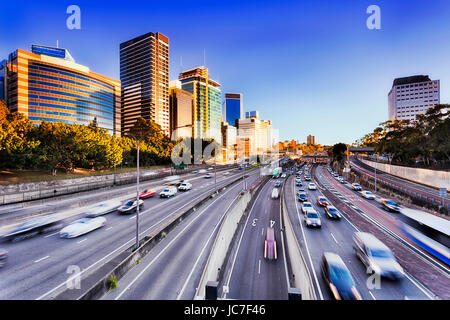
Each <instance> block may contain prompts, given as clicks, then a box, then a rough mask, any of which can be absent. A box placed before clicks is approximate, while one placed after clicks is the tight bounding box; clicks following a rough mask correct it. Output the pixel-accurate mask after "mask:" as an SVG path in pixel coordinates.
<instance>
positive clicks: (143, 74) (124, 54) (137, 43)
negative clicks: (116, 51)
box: [120, 32, 170, 135]
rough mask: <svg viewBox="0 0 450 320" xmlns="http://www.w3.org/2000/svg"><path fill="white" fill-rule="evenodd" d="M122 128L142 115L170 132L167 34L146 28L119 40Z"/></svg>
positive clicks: (125, 129) (128, 125) (166, 131)
mask: <svg viewBox="0 0 450 320" xmlns="http://www.w3.org/2000/svg"><path fill="white" fill-rule="evenodd" d="M120 81H121V82H122V131H123V132H124V133H125V132H127V131H129V130H130V128H131V127H132V126H133V125H134V122H135V121H136V120H137V119H138V118H140V117H143V118H145V119H147V120H149V121H153V122H156V123H157V124H159V125H160V126H161V129H162V130H163V131H164V133H165V134H166V135H169V134H170V132H169V131H170V123H169V122H170V118H169V113H170V111H169V38H167V37H166V36H164V35H162V34H161V33H159V32H157V33H153V32H149V33H146V34H144V35H141V36H139V37H137V38H134V39H131V40H128V41H126V42H123V43H121V44H120Z"/></svg>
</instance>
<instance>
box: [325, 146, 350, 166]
mask: <svg viewBox="0 0 450 320" xmlns="http://www.w3.org/2000/svg"><path fill="white" fill-rule="evenodd" d="M346 153H347V145H346V144H344V143H336V144H335V145H334V146H332V147H331V148H329V149H328V157H330V158H331V160H332V161H338V162H340V161H342V160H343V159H344V156H345V155H346Z"/></svg>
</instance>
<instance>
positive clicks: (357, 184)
mask: <svg viewBox="0 0 450 320" xmlns="http://www.w3.org/2000/svg"><path fill="white" fill-rule="evenodd" d="M352 189H353V190H355V191H361V190H362V188H361V185H360V184H359V183H352Z"/></svg>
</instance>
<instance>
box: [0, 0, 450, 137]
mask: <svg viewBox="0 0 450 320" xmlns="http://www.w3.org/2000/svg"><path fill="white" fill-rule="evenodd" d="M206 4H208V2H206V1H205V2H202V1H200V2H199V3H196V5H195V6H192V4H189V3H183V2H180V3H173V2H171V3H160V2H152V1H137V2H133V5H130V4H129V3H111V2H106V1H96V2H89V1H79V2H78V3H77V5H78V6H79V7H80V9H81V19H82V23H81V30H69V29H67V28H66V18H67V17H68V15H67V14H66V8H67V6H68V5H69V4H68V3H59V2H58V3H55V2H51V1H46V0H43V1H39V2H38V3H34V2H27V1H15V2H7V3H5V4H4V7H3V10H2V12H1V13H0V30H1V31H2V32H0V59H6V58H7V57H8V54H9V53H10V52H12V51H14V50H16V49H18V48H20V49H23V50H27V51H28V50H29V49H30V46H31V44H42V45H48V46H55V45H56V41H57V40H59V46H60V47H63V48H66V49H68V50H69V51H70V52H71V54H72V55H73V56H74V57H76V60H77V62H79V63H80V64H82V65H86V66H89V67H90V69H91V70H92V71H93V72H95V73H99V74H102V75H105V76H107V77H111V78H113V79H117V80H119V79H120V69H119V44H120V43H122V42H125V41H127V40H129V39H132V38H134V37H138V36H140V35H142V34H145V33H147V32H152V31H158V32H161V33H163V34H164V35H166V36H167V37H169V38H170V60H169V61H170V64H169V80H175V79H177V78H178V75H179V73H180V72H182V71H183V70H188V69H190V68H195V67H198V66H201V65H203V64H205V66H206V67H207V68H208V69H209V71H210V73H211V78H213V79H215V80H216V81H218V82H219V83H220V84H221V91H222V99H224V93H225V92H240V93H242V94H243V95H244V96H245V100H246V101H245V105H244V112H247V111H250V110H251V109H253V108H254V107H253V106H257V107H258V110H259V111H260V116H261V118H262V119H270V120H272V123H273V128H274V129H278V130H279V138H280V140H287V139H299V140H301V141H303V139H304V138H302V137H306V136H307V135H308V134H309V133H311V134H313V135H314V136H315V137H316V139H317V140H318V141H320V142H321V144H324V145H325V144H326V145H330V144H334V143H337V142H345V143H352V142H354V141H355V140H357V139H359V138H361V137H362V136H363V135H364V134H366V133H368V132H371V131H372V130H373V129H374V128H375V127H376V126H378V124H379V123H380V122H383V121H386V120H387V119H388V112H387V110H388V96H387V94H388V92H389V90H390V88H391V87H392V81H393V80H394V79H395V78H401V77H407V76H411V75H418V74H427V75H430V76H431V77H432V78H433V79H439V80H440V83H441V93H440V101H441V103H448V102H450V92H449V90H447V88H448V84H449V83H450V61H448V59H447V58H446V52H448V51H449V49H450V44H449V43H448V41H441V39H447V38H448V32H449V30H450V21H448V19H447V17H448V16H449V13H450V3H449V2H448V1H444V0H441V1H438V0H437V1H433V2H432V3H424V2H421V1H395V2H392V1H378V3H377V5H378V6H379V7H380V9H381V30H369V29H367V27H366V19H367V17H368V15H367V14H366V8H367V7H368V6H369V5H370V4H371V3H369V2H361V1H346V2H339V3H336V2H333V1H327V2H326V3H324V2H321V3H313V2H310V1H308V2H300V1H285V2H283V3H281V4H280V3H274V2H272V1H271V2H269V1H258V5H257V6H255V4H254V3H251V2H249V3H242V2H240V1H230V2H227V3H217V4H215V5H214V6H209V5H206ZM24 8H26V9H24ZM325 8H326V9H325ZM124 12H126V15H124V14H123V13H124ZM186 16H190V17H192V19H190V20H189V24H187V23H186V20H185V19H183V17H186ZM223 17H227V19H226V20H224V19H223ZM37 20H38V21H40V23H39V24H36V23H35V21H37ZM217 21H220V23H218V22H217ZM227 21H229V22H227ZM205 25H208V28H206V29H205ZM186 35H188V36H186ZM437 43H439V46H436V44H437ZM249 108H251V109H249Z"/></svg>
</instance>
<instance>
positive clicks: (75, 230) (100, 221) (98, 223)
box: [59, 217, 106, 238]
mask: <svg viewBox="0 0 450 320" xmlns="http://www.w3.org/2000/svg"><path fill="white" fill-rule="evenodd" d="M105 224H106V219H105V218H104V217H96V218H82V219H78V220H76V221H74V222H72V223H71V224H69V225H68V226H67V227H64V228H63V229H62V230H61V231H60V232H59V236H60V237H61V238H75V237H79V236H81V235H83V234H86V233H88V232H91V231H94V230H96V229H98V228H101V227H103V226H104V225H105Z"/></svg>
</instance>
